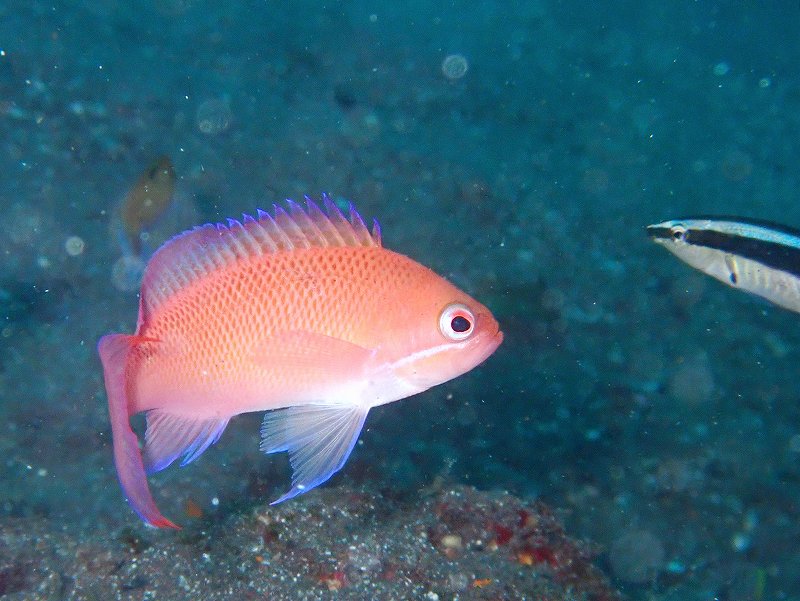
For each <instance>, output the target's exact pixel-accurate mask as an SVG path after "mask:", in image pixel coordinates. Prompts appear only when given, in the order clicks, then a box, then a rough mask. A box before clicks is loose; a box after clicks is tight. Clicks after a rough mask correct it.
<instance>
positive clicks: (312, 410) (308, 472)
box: [260, 404, 369, 505]
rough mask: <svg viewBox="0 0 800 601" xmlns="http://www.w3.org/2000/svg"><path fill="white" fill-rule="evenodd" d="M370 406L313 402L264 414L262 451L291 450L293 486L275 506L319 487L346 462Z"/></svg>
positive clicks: (290, 460)
mask: <svg viewBox="0 0 800 601" xmlns="http://www.w3.org/2000/svg"><path fill="white" fill-rule="evenodd" d="M368 412H369V407H362V406H358V405H345V404H313V405H298V406H296V407H287V408H286V409H276V410H274V411H270V412H269V413H267V414H266V415H265V416H264V423H263V425H262V426H261V446H260V448H261V450H262V451H263V452H264V453H278V452H281V451H288V452H289V462H290V463H291V465H292V472H293V473H292V488H291V490H289V492H287V493H286V494H284V495H282V496H281V497H280V498H278V499H276V500H275V501H273V502H272V503H271V504H272V505H275V504H276V503H280V502H282V501H285V500H287V499H291V498H292V497H295V496H297V495H299V494H302V493H304V492H308V491H309V490H311V489H312V488H314V487H316V486H319V485H320V484H322V483H323V482H325V481H326V480H327V479H328V478H330V477H331V476H332V475H333V474H335V473H336V472H338V471H339V470H340V469H341V468H342V466H343V465H344V464H345V462H346V461H347V458H348V457H349V456H350V453H351V452H352V450H353V447H354V446H355V444H356V441H357V440H358V435H359V434H360V433H361V428H362V427H363V426H364V421H365V420H366V419H367V413H368Z"/></svg>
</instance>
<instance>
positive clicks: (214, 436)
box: [143, 409, 230, 474]
mask: <svg viewBox="0 0 800 601" xmlns="http://www.w3.org/2000/svg"><path fill="white" fill-rule="evenodd" d="M229 419H230V418H227V417H222V418H207V419H192V418H188V417H183V416H180V415H174V414H171V413H167V412H166V411H162V410H160V409H153V410H152V411H149V412H148V413H147V432H146V433H145V437H144V440H145V446H144V454H143V455H144V457H143V458H144V466H145V469H146V470H147V473H149V474H152V473H155V472H159V471H161V470H163V469H164V468H166V467H168V466H169V465H170V464H171V463H172V462H173V461H175V460H176V459H177V458H178V457H179V456H180V455H183V460H182V461H181V467H183V466H184V465H186V464H187V463H191V462H192V461H194V460H195V459H197V458H198V457H199V456H200V455H202V454H203V451H205V450H206V449H207V448H208V447H210V446H211V445H212V444H214V443H215V442H217V440H219V437H220V436H221V435H222V432H223V431H224V430H225V427H226V426H227V425H228V420H229Z"/></svg>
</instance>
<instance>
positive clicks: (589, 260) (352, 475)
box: [0, 0, 800, 601]
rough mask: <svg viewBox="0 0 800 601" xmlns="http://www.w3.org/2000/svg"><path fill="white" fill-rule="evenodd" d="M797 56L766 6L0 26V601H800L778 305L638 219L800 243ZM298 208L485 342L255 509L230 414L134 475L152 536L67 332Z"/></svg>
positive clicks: (797, 448) (255, 10)
mask: <svg viewBox="0 0 800 601" xmlns="http://www.w3.org/2000/svg"><path fill="white" fill-rule="evenodd" d="M798 31H800V6H798V3H796V2H765V3H761V2H694V1H692V2H689V1H687V2H653V1H646V2H641V1H636V2H633V1H620V2H608V3H584V2H574V1H573V2H558V1H547V0H527V1H519V2H488V1H487V2H466V1H465V2H459V1H456V2H426V1H417V2H402V3H395V2H362V1H354V2H341V3H340V2H326V3H320V2H314V1H308V2H299V1H297V2H295V1H291V2H283V3H278V2H256V1H250V2H239V3H230V4H229V5H227V6H223V3H216V2H211V1H200V0H162V1H155V0H153V1H143V2H136V3H127V2H118V1H117V2H115V1H109V2H77V1H75V2H55V3H53V2H47V3H41V2H6V3H2V4H0V145H2V150H1V151H0V172H2V174H3V177H2V179H1V180H0V195H1V196H0V198H1V199H2V204H1V205H0V206H2V218H0V598H6V597H7V598H9V599H38V598H41V599H156V598H158V599H172V598H174V599H183V598H187V599H190V598H200V596H202V598H204V599H217V598H219V599H223V598H247V599H266V598H270V599H281V598H287V599H288V598H297V599H316V598H322V599H324V598H333V597H338V598H343V599H344V598H348V599H349V598H352V599H384V598H385V599H404V598H421V599H431V600H435V599H473V598H475V599H522V598H530V599H533V598H536V599H616V598H619V596H620V595H621V596H622V598H628V599H651V600H655V599H657V600H662V599H663V600H667V599H669V600H687V601H688V600H695V599H697V600H701V599H703V600H708V599H719V600H728V601H744V600H753V601H761V600H762V599H764V600H767V599H800V552H798V548H800V502H799V501H798V499H800V408H799V407H800V403H799V402H798V401H800V386H798V375H799V374H800V370H799V369H798V361H799V360H800V316H798V315H795V314H793V313H790V312H788V311H784V310H781V309H778V308H776V307H773V306H770V305H767V304H766V303H764V302H761V301H759V300H758V299H755V298H753V297H749V296H746V295H743V294H740V293H738V292H736V291H734V290H731V289H729V288H726V287H724V286H722V285H720V284H718V283H717V282H715V281H713V280H711V279H710V278H707V277H706V276H704V275H702V274H700V273H699V272H695V271H693V270H691V269H690V268H689V267H687V266H685V265H684V264H682V263H680V262H679V261H677V260H675V259H674V258H673V257H672V256H670V255H669V254H668V253H665V252H664V251H663V250H662V249H659V248H657V247H656V246H655V245H653V244H652V243H651V242H650V241H649V240H648V239H647V236H646V235H645V231H644V227H645V226H646V225H648V224H650V223H656V222H659V221H663V220H666V219H673V218H678V217H684V216H687V215H692V214H725V215H739V216H748V217H757V218H761V219H768V220H771V221H776V222H779V223H783V224H786V225H794V226H798V225H800V205H799V204H798V178H799V177H800V173H799V172H798V170H797V168H796V164H797V158H798V155H799V154H800V149H799V148H798V144H800V73H798V64H799V62H800V61H799V60H798V59H800V36H798V33H797V32H798ZM159 161H160V162H159ZM154 165H160V166H161V171H157V172H154V171H153V166H154ZM148 178H149V179H148ZM154 180H155V183H154ZM148 182H149V184H150V185H152V186H154V188H153V190H154V192H153V194H155V195H156V196H154V197H153V198H155V197H157V202H156V203H155V205H156V206H151V204H147V203H151V201H152V198H150V197H147V198H150V200H145V201H143V200H142V198H143V196H142V194H141V190H142V188H141V186H142V185H145V184H148ZM323 192H329V193H331V194H332V195H333V196H334V198H336V199H337V200H339V201H347V200H352V201H353V202H354V203H355V205H356V206H357V207H358V209H359V211H360V212H361V214H362V215H364V217H365V218H366V219H371V218H372V217H375V218H377V219H378V220H379V221H380V223H381V226H382V229H383V239H384V244H385V245H386V247H387V248H390V249H392V250H396V251H399V252H402V253H404V254H407V255H409V256H411V257H413V258H414V259H416V260H417V261H420V262H421V263H423V264H425V265H428V266H430V267H431V268H433V269H434V270H435V271H437V272H438V273H440V274H442V275H445V276H446V277H448V278H449V279H450V280H451V281H453V282H454V283H456V284H457V285H458V286H459V287H461V288H462V289H464V290H465V291H467V292H468V293H469V294H471V295H472V296H474V297H475V298H477V299H479V300H480V301H481V302H482V303H484V304H485V305H487V306H488V307H490V308H491V310H492V311H493V313H494V315H495V316H496V317H497V319H498V321H499V322H500V324H501V327H502V329H503V331H504V332H505V335H506V339H505V342H504V343H503V345H502V346H501V347H500V349H499V350H498V351H497V352H496V353H495V355H494V356H492V357H491V358H490V359H489V360H488V361H487V362H486V363H484V364H483V365H481V366H480V367H479V368H477V369H475V370H473V371H472V372H470V373H469V374H467V375H465V376H462V377H460V378H458V379H456V380H454V381H451V382H449V383H447V384H444V385H442V386H439V387H437V388H434V389H432V390H430V391H428V392H426V393H424V394H421V395H419V396H416V397H413V398H411V399H408V400H406V401H404V402H402V403H394V404H390V405H388V406H384V407H380V408H377V409H375V410H373V411H372V412H371V413H370V417H369V418H368V421H367V425H366V428H365V430H364V432H363V433H362V436H361V441H360V443H359V445H358V446H357V447H356V450H355V451H354V453H353V455H352V457H351V459H350V460H349V462H348V464H347V465H346V466H345V468H344V469H343V470H342V471H341V472H340V473H339V474H337V475H336V476H335V477H334V478H332V479H331V481H330V482H328V483H327V484H326V485H325V486H323V487H321V488H320V489H318V490H315V491H312V492H310V493H309V494H307V495H304V496H302V497H300V498H297V499H295V500H292V501H289V502H287V503H284V504H282V505H280V506H278V507H276V508H270V507H269V506H268V505H267V503H268V502H269V501H270V500H272V499H274V498H275V497H276V496H277V494H279V493H280V492H283V491H284V489H285V488H286V485H287V483H288V481H289V469H288V463H287V461H286V460H285V458H283V457H276V456H271V457H266V456H264V455H263V454H261V453H260V452H259V450H258V428H259V423H260V418H261V416H260V415H255V414H254V415H247V416H242V417H240V418H237V419H236V420H234V421H233V422H232V424H231V426H230V427H229V428H228V430H227V431H226V432H225V434H224V435H223V437H222V439H221V440H220V442H219V443H218V444H217V445H215V447H214V448H213V449H211V450H209V451H208V452H206V453H205V455H204V456H203V457H202V458H200V459H199V460H198V461H197V462H195V463H194V464H192V465H191V466H188V467H186V468H183V469H178V468H177V467H174V468H171V469H169V470H166V471H165V472H163V473H161V474H159V475H157V476H155V477H153V478H151V479H150V482H151V486H152V487H153V491H154V495H155V497H156V498H157V500H158V501H159V504H160V506H161V507H162V509H163V510H164V511H165V513H166V514H167V515H174V517H175V518H181V519H178V521H179V522H181V523H182V524H183V525H184V526H185V529H184V530H183V531H181V532H180V533H177V534H176V533H175V532H156V531H153V530H148V529H147V528H145V526H144V525H143V524H141V523H140V521H139V520H138V518H137V517H136V515H135V514H134V513H133V512H132V511H131V510H130V509H129V507H128V505H127V504H126V503H125V501H124V499H123V497H122V494H121V491H120V489H119V486H118V483H117V479H116V475H115V471H114V466H113V460H112V449H111V440H110V438H111V437H110V427H109V422H108V412H107V405H106V397H105V391H104V387H103V381H102V370H101V366H100V363H99V360H98V357H97V353H96V350H95V346H96V343H97V340H98V338H99V337H100V336H101V335H103V334H105V333H107V332H111V331H125V332H130V331H133V329H134V327H135V320H136V311H137V303H138V297H137V282H138V280H137V277H138V275H139V274H140V271H141V268H142V266H143V260H145V259H146V257H147V255H148V254H150V253H152V252H153V251H154V250H155V249H156V248H157V247H158V245H159V244H160V243H162V242H163V241H165V240H166V239H168V238H169V237H170V236H172V235H174V234H176V233H178V232H180V231H182V230H183V229H186V228H188V227H191V226H193V225H197V224H200V223H205V222H209V221H219V220H224V219H225V218H227V217H239V216H240V215H241V214H242V213H243V212H246V213H252V212H253V211H255V209H256V208H258V207H261V208H264V209H269V208H270V207H271V205H272V203H273V202H280V201H281V200H282V199H284V198H293V199H297V200H299V199H301V198H302V197H303V195H305V194H308V195H310V196H312V197H315V198H319V197H320V195H321V194H322V193H323ZM143 202H145V203H146V206H145V205H142V203H143ZM473 487H474V488H473ZM534 515H536V516H538V517H536V518H535V519H534V518H533V517H532V516H534ZM562 524H563V529H562V526H561V525H562ZM536 528H542V529H543V530H542V531H541V532H540V531H537V532H536V533H535V534H534V533H533V531H534V530H535V529H536ZM534 539H535V540H536V541H538V542H536V543H532V542H531V541H532V540H534ZM578 541H581V542H578ZM573 555H574V556H573ZM575 566H580V569H579V570H578V569H573V568H574V567H575ZM398 574H400V576H398ZM542 587H550V588H547V590H545V589H544V588H542Z"/></svg>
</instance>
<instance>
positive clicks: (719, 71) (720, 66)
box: [714, 61, 731, 77]
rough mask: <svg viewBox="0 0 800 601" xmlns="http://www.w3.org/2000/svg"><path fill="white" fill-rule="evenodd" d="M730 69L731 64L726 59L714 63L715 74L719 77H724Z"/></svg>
mask: <svg viewBox="0 0 800 601" xmlns="http://www.w3.org/2000/svg"><path fill="white" fill-rule="evenodd" d="M730 70H731V66H730V65H729V64H728V63H726V62H725V61H722V62H719V63H717V64H716V65H714V75H716V76H717V77H722V76H723V75H727V74H728V72H729V71H730Z"/></svg>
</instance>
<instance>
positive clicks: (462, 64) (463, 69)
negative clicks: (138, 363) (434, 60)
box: [442, 54, 469, 80]
mask: <svg viewBox="0 0 800 601" xmlns="http://www.w3.org/2000/svg"><path fill="white" fill-rule="evenodd" d="M468 70H469V63H468V62H467V59H466V57H465V56H464V55H462V54H451V55H449V56H446V57H445V59H444V60H443V61H442V73H443V74H444V76H445V77H446V78H447V79H450V80H456V79H461V78H462V77H464V76H465V75H466V74H467V71H468Z"/></svg>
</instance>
